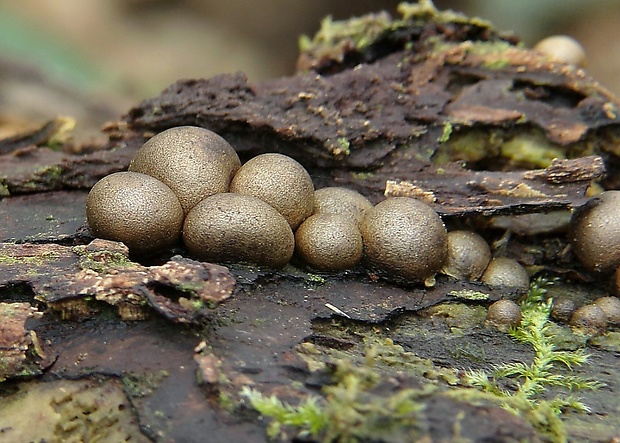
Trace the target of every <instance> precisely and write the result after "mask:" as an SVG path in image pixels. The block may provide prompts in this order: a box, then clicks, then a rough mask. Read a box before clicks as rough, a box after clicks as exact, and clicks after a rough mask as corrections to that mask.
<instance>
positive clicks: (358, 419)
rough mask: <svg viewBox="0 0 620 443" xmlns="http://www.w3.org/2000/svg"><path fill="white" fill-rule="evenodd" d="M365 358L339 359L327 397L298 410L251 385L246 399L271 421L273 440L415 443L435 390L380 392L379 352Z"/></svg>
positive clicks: (372, 350) (309, 400)
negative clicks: (357, 361)
mask: <svg viewBox="0 0 620 443" xmlns="http://www.w3.org/2000/svg"><path fill="white" fill-rule="evenodd" d="M388 346H389V345H388ZM379 353H380V352H379ZM365 357H366V358H365V361H364V363H363V364H362V365H358V364H353V363H352V362H351V361H350V360H346V359H343V360H337V361H336V362H335V366H334V368H333V370H332V373H331V376H332V381H333V382H332V383H331V384H329V385H326V386H325V387H324V388H323V390H322V391H323V396H322V397H319V396H310V397H308V398H307V399H306V400H304V401H302V402H301V403H300V404H298V405H296V406H293V405H290V404H287V403H283V402H282V401H280V400H279V399H278V398H277V397H275V396H271V397H265V396H263V395H262V394H261V393H260V392H259V391H256V390H253V389H250V388H248V387H246V388H244V390H243V391H242V395H243V396H244V397H246V398H247V399H248V400H249V402H250V404H251V405H252V407H253V408H254V409H256V410H257V411H258V412H259V413H260V414H261V415H262V416H263V417H266V418H269V420H270V421H269V426H268V430H267V432H268V434H269V436H270V437H271V438H276V437H280V438H283V439H288V438H287V437H289V435H288V434H289V433H292V434H294V435H296V436H299V437H308V436H310V437H314V438H317V439H319V440H320V441H339V442H351V443H352V442H358V441H379V440H381V441H416V440H417V439H419V438H420V437H421V436H422V435H423V434H424V433H425V431H426V429H425V426H424V425H423V420H422V419H421V413H422V411H423V409H424V405H423V402H422V399H423V398H425V397H426V396H428V395H429V394H430V393H431V392H433V390H434V388H433V387H426V388H423V389H415V388H402V389H398V390H393V391H391V392H390V393H388V394H387V395H386V394H385V393H380V392H379V390H378V388H379V385H380V383H381V380H382V378H381V376H380V374H379V372H377V370H376V369H375V363H376V362H377V357H378V351H377V349H375V348H372V347H371V348H369V349H368V352H367V354H366V356H365Z"/></svg>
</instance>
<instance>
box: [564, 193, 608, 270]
mask: <svg viewBox="0 0 620 443" xmlns="http://www.w3.org/2000/svg"><path fill="white" fill-rule="evenodd" d="M569 241H570V244H571V245H572V248H573V252H574V253H575V255H576V256H577V259H578V260H579V261H580V262H581V264H582V265H583V266H584V268H586V269H588V270H589V271H596V272H612V271H614V270H616V269H617V268H618V266H619V265H620V191H606V192H603V193H601V194H600V195H599V196H598V197H596V198H594V199H592V200H591V201H590V202H588V204H587V205H586V206H585V207H584V208H583V209H582V210H579V211H577V212H576V213H575V214H574V215H573V218H572V220H571V225H570V232H569Z"/></svg>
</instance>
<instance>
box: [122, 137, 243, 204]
mask: <svg viewBox="0 0 620 443" xmlns="http://www.w3.org/2000/svg"><path fill="white" fill-rule="evenodd" d="M240 166H241V162H240V161H239V156H238V155H237V153H236V152H235V150H234V149H233V147H232V146H230V145H229V144H228V142H227V141H226V140H224V139H223V138H222V137H220V136H219V135H217V134H216V133H214V132H211V131H209V130H208V129H204V128H199V127H196V126H179V127H176V128H170V129H167V130H166V131H163V132H161V133H159V134H157V135H155V136H154V137H152V138H151V139H150V140H148V141H147V142H146V143H145V144H144V145H143V146H142V147H141V148H140V149H139V150H138V152H137V153H136V155H135V156H134V158H133V160H132V161H131V163H130V165H129V170H130V171H134V172H141V173H143V174H148V175H150V176H152V177H155V178H156V179H158V180H160V181H162V182H163V183H165V184H166V185H168V187H170V189H172V190H173V191H174V193H175V194H176V195H177V197H178V198H179V201H180V202H181V205H182V206H183V211H184V212H185V214H187V213H188V212H189V210H190V209H192V208H193V207H194V205H195V204H196V203H198V202H199V201H200V200H202V199H204V198H206V197H209V196H210V195H213V194H218V193H222V192H228V188H229V186H230V181H231V180H232V178H233V176H234V174H235V172H237V170H238V169H239V167H240Z"/></svg>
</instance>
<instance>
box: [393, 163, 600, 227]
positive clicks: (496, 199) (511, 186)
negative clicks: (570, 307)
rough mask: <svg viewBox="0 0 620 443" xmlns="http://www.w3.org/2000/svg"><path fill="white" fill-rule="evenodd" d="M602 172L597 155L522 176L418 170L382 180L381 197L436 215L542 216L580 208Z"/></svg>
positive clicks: (446, 169)
mask: <svg viewBox="0 0 620 443" xmlns="http://www.w3.org/2000/svg"><path fill="white" fill-rule="evenodd" d="M604 171H605V166H604V164H603V160H602V159H601V158H600V157H598V156H588V157H582V158H579V159H574V160H554V161H553V162H552V164H551V165H550V166H549V167H548V168H546V169H543V170H534V171H525V172H520V171H511V172H495V171H484V172H479V171H468V170H466V169H464V168H462V167H459V166H458V165H454V164H450V165H446V167H433V168H428V170H424V171H420V174H418V175H417V176H416V178H415V179H411V180H407V181H404V180H401V181H396V180H388V181H387V183H386V185H385V196H386V197H413V198H417V199H419V200H422V201H424V202H426V203H427V204H429V205H431V206H433V207H434V208H435V209H436V210H437V212H439V213H440V214H442V215H463V214H480V215H485V216H486V215H501V214H511V215H516V214H521V213H536V212H543V211H545V212H548V211H551V210H559V209H571V208H573V207H578V206H581V205H584V204H585V203H586V202H587V201H588V200H589V197H588V196H587V194H586V191H587V189H588V188H589V187H590V186H591V183H592V181H593V180H596V179H598V178H601V177H602V176H603V174H604ZM550 190H551V192H552V193H550Z"/></svg>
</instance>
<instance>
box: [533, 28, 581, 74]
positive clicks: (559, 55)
mask: <svg viewBox="0 0 620 443" xmlns="http://www.w3.org/2000/svg"><path fill="white" fill-rule="evenodd" d="M534 49H535V50H536V51H538V52H541V53H543V54H545V55H547V56H548V57H550V58H552V59H553V60H555V61H558V62H562V63H568V64H569V65H575V66H578V67H583V65H584V64H585V61H586V51H585V49H583V46H581V44H580V43H579V42H578V41H577V40H575V39H574V38H572V37H569V36H568V35H552V36H550V37H547V38H544V39H542V40H541V41H539V42H538V43H536V45H535V46H534Z"/></svg>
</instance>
